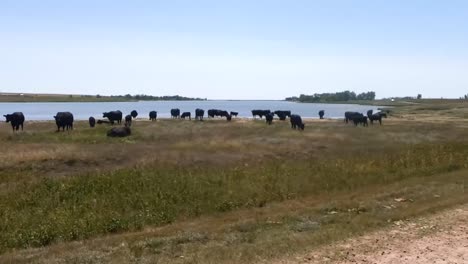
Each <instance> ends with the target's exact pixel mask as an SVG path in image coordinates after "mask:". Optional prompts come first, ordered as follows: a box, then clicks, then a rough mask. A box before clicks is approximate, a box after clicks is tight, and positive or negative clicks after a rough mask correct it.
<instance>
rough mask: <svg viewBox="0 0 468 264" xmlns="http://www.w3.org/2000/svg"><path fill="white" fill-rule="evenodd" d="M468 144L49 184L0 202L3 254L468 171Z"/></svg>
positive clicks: (158, 167) (134, 172) (160, 166)
mask: <svg viewBox="0 0 468 264" xmlns="http://www.w3.org/2000/svg"><path fill="white" fill-rule="evenodd" d="M467 147H468V145H466V144H448V143H446V144H419V145H408V146H405V147H402V148H401V149H400V150H398V151H392V152H391V153H379V154H374V155H369V156H356V155H350V156H344V157H340V158H336V159H332V160H330V159H327V158H318V159H310V158H306V159H305V160H297V159H284V158H273V159H270V160H264V161H261V162H258V163H244V164H232V165H229V166H225V167H221V168H220V167H205V166H202V165H196V164H192V165H191V166H183V167H181V166H176V165H171V164H164V163H157V164H153V165H145V166H134V167H132V168H125V169H119V170H116V171H112V172H109V173H101V172H96V173H88V174H85V175H81V176H77V177H71V178H58V179H52V178H45V179H43V180H41V181H40V182H38V183H34V184H25V185H24V186H23V187H22V188H18V187H17V188H12V189H10V190H7V191H4V192H2V193H1V194H0V219H1V221H0V251H5V250H7V249H11V248H24V247H31V246H32V247H37V246H44V245H48V244H51V243H55V242H60V241H69V240H77V239H83V238H89V237H93V236H97V235H100V234H108V233H115V232H122V231H127V230H139V229H141V228H143V227H145V226H148V225H154V226H158V225H164V224H167V223H171V222H173V221H175V220H177V219H181V218H191V217H197V216H199V215H203V214H212V213H217V212H226V211H230V210H234V209H237V208H246V207H262V206H265V204H266V203H270V202H273V201H282V200H287V199H294V198H297V197H304V196H308V195H320V194H330V193H334V192H338V191H343V190H345V191H346V190H355V189H357V188H360V187H363V186H372V185H381V184H389V183H392V182H395V181H399V180H401V179H408V178H421V179H422V180H423V179H424V177H425V176H428V175H432V174H435V173H437V172H446V171H451V170H458V169H462V168H467V167H468V148H467Z"/></svg>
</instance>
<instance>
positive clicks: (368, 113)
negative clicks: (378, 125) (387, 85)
mask: <svg viewBox="0 0 468 264" xmlns="http://www.w3.org/2000/svg"><path fill="white" fill-rule="evenodd" d="M373 113H374V110H369V111H367V117H368V118H369V119H370V117H371V116H372V114H373Z"/></svg>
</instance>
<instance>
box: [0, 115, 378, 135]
mask: <svg viewBox="0 0 468 264" xmlns="http://www.w3.org/2000/svg"><path fill="white" fill-rule="evenodd" d="M170 113H171V118H173V119H178V118H180V119H185V118H188V119H189V120H191V119H192V115H191V113H190V112H183V113H181V111H180V109H178V108H174V109H171V112H170ZM237 115H238V113H237V112H232V111H231V112H228V111H226V110H219V109H209V110H208V111H207V116H208V118H215V117H220V118H226V120H227V121H231V120H232V117H233V116H234V117H237ZM318 115H319V118H320V119H323V118H324V116H325V111H324V110H320V111H319V112H318ZM137 116H138V112H137V111H136V110H133V111H131V112H130V114H129V115H126V116H125V117H124V118H123V114H122V112H121V111H119V110H117V111H110V112H104V113H103V115H102V117H103V118H107V120H101V119H99V120H96V119H95V118H94V117H90V118H89V126H90V127H95V125H96V123H97V124H111V125H114V124H115V123H117V124H121V123H122V120H124V122H125V123H124V126H123V127H114V128H112V129H110V130H109V131H108V132H107V135H108V136H109V137H125V136H128V135H130V134H131V129H130V127H131V126H132V121H133V120H134V119H135V118H136V117H137ZM204 116H205V110H203V109H200V108H197V109H196V110H195V120H198V121H203V117H204ZM275 116H277V117H278V119H279V120H281V121H284V120H286V118H289V120H290V122H291V128H292V129H299V130H304V127H305V125H304V123H303V122H302V118H301V116H300V115H296V114H291V111H287V110H277V111H273V112H272V111H270V110H258V109H256V110H252V117H253V118H254V119H255V118H257V117H259V118H260V119H263V117H265V121H266V123H267V124H268V125H271V124H272V123H273V120H274V117H275ZM4 117H5V118H6V122H7V123H11V126H12V128H13V131H17V130H19V128H20V127H21V130H23V124H24V120H25V118H24V115H23V113H22V112H14V113H12V114H8V115H4ZM157 117H158V113H157V112H156V111H151V112H149V120H151V121H155V120H156V119H157ZM382 118H387V113H385V112H378V113H373V111H372V110H369V111H367V115H364V114H362V113H359V112H346V113H345V118H344V121H345V122H346V123H348V122H353V124H354V125H355V126H358V125H362V126H368V125H369V122H368V121H370V123H371V124H373V123H374V121H378V122H379V124H380V125H382ZM54 119H55V123H56V125H57V132H59V131H61V130H62V131H65V130H72V129H73V122H74V118H73V114H72V113H70V112H58V113H57V114H56V115H55V116H54Z"/></svg>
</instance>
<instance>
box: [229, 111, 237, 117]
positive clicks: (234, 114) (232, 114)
mask: <svg viewBox="0 0 468 264" xmlns="http://www.w3.org/2000/svg"><path fill="white" fill-rule="evenodd" d="M229 114H230V115H231V116H235V117H237V115H238V114H239V113H238V112H232V111H231V113H229Z"/></svg>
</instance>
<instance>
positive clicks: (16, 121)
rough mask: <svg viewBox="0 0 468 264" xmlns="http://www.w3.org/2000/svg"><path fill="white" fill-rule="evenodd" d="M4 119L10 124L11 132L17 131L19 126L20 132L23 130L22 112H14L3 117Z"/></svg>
mask: <svg viewBox="0 0 468 264" xmlns="http://www.w3.org/2000/svg"><path fill="white" fill-rule="evenodd" d="M3 116H4V117H5V118H6V120H5V121H6V122H7V123H8V122H9V123H11V128H12V129H13V131H15V130H16V131H18V130H19V127H20V126H21V130H23V124H24V115H23V113H22V112H14V113H13V114H8V115H3Z"/></svg>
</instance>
